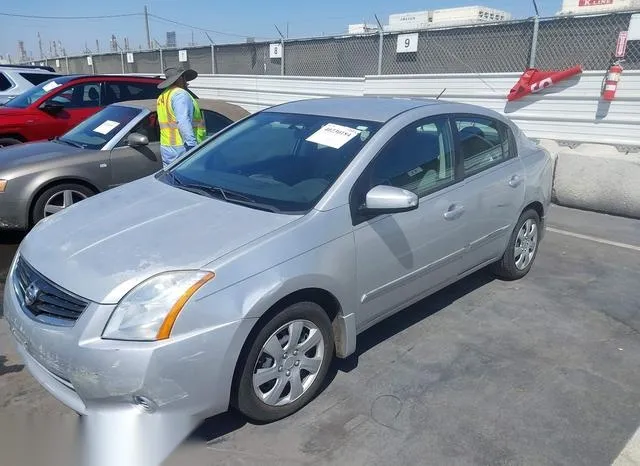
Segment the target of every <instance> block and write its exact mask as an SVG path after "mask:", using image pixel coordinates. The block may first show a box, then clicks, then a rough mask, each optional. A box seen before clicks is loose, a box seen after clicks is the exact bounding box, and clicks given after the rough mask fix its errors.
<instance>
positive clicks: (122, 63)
mask: <svg viewBox="0 0 640 466" xmlns="http://www.w3.org/2000/svg"><path fill="white" fill-rule="evenodd" d="M120 64H121V65H122V74H125V71H124V52H123V51H120Z"/></svg>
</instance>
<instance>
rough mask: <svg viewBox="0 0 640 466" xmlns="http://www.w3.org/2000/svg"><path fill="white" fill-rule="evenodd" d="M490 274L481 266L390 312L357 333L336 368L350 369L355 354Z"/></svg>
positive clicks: (449, 301)
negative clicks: (353, 344) (354, 346)
mask: <svg viewBox="0 0 640 466" xmlns="http://www.w3.org/2000/svg"><path fill="white" fill-rule="evenodd" d="M493 280H494V277H493V276H492V275H491V273H489V271H488V270H486V269H482V270H480V271H478V272H476V273H474V274H472V275H470V276H469V277H466V278H464V279H462V280H460V281H459V282H457V283H454V284H453V285H450V286H448V287H447V288H445V289H443V290H441V291H439V292H437V293H435V294H433V295H431V296H428V297H427V298H425V299H423V300H422V301H418V302H417V303H416V304H414V305H412V306H409V307H408V308H407V309H404V310H402V311H400V312H398V313H397V314H394V315H392V316H390V317H388V318H386V319H385V320H383V321H382V322H380V323H378V324H376V325H374V326H373V327H371V328H370V329H368V330H366V331H364V332H363V333H361V334H360V335H358V343H357V344H358V348H357V350H356V353H355V354H354V355H352V356H351V357H349V358H347V359H342V360H340V359H338V360H336V361H335V364H334V365H335V366H336V370H339V371H342V372H350V371H352V370H353V369H355V368H356V367H358V358H359V357H360V356H361V355H363V354H364V353H366V352H367V351H369V350H370V349H371V348H373V347H375V346H377V345H379V344H380V343H382V342H384V341H385V340H387V339H389V338H391V337H393V336H394V335H396V334H398V333H400V332H403V331H404V330H406V329H408V328H410V327H412V326H414V325H415V324H417V323H418V322H420V321H422V320H424V319H426V318H427V317H429V316H432V315H433V314H435V313H437V312H439V311H441V310H443V309H444V308H446V307H447V306H449V305H450V304H452V303H454V302H455V301H457V300H458V299H460V298H462V297H463V296H466V295H467V294H469V293H471V292H472V291H475V290H476V289H478V288H482V287H483V286H485V285H487V284H489V283H491V282H492V281H493Z"/></svg>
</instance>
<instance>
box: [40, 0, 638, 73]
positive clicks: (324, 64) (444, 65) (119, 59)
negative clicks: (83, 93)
mask: <svg viewBox="0 0 640 466" xmlns="http://www.w3.org/2000/svg"><path fill="white" fill-rule="evenodd" d="M631 15H632V13H631V12H625V13H613V14H606V15H592V16H568V17H554V18H542V19H538V18H532V19H529V20H523V21H511V22H501V23H494V24H485V25H473V26H465V27H450V28H429V29H423V30H419V31H403V32H401V33H396V32H394V33H391V32H384V33H378V32H373V33H368V34H361V35H350V36H334V37H323V38H314V39H298V40H283V41H281V42H275V43H269V42H257V43H253V42H252V43H243V44H229V45H211V46H205V47H190V48H186V49H183V50H178V49H164V50H152V51H139V52H118V53H111V54H100V55H98V54H96V55H92V56H76V57H66V58H61V59H54V60H46V63H47V64H48V65H50V66H53V65H55V67H56V68H57V69H58V71H60V72H63V73H76V74H91V73H94V74H97V73H108V74H113V73H145V74H162V73H163V70H164V69H165V68H167V67H169V66H176V65H178V64H180V65H186V66H189V67H191V68H193V69H195V70H196V71H198V72H199V73H201V74H211V73H214V74H215V73H217V74H243V75H282V74H283V75H287V76H344V77H350V76H355V77H359V76H365V75H375V74H432V73H500V72H510V71H514V72H518V71H522V70H524V69H525V68H527V67H528V66H531V67H536V68H540V69H563V68H567V67H570V66H574V65H582V67H583V68H584V69H585V70H604V69H606V68H608V66H609V64H610V63H611V61H612V59H613V58H614V56H615V50H616V44H617V40H618V36H619V33H620V32H621V31H626V30H627V29H628V27H629V23H630V20H631ZM272 45H273V46H276V45H277V46H279V47H280V53H281V55H279V54H277V53H275V54H274V53H273V52H274V51H273V50H271V49H272ZM53 62H55V63H53ZM624 67H625V68H626V69H640V41H630V42H629V43H628V47H627V54H626V57H625V64H624Z"/></svg>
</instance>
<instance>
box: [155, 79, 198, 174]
mask: <svg viewBox="0 0 640 466" xmlns="http://www.w3.org/2000/svg"><path fill="white" fill-rule="evenodd" d="M197 76H198V73H197V72H196V71H194V70H190V69H187V70H185V69H181V68H167V69H166V70H165V80H164V81H162V82H161V83H160V84H158V89H164V91H163V92H162V94H160V96H159V97H158V123H159V124H160V153H161V154H162V164H163V166H165V167H166V166H167V165H168V164H170V163H171V162H173V161H174V160H175V159H176V158H178V157H180V156H181V155H183V154H184V153H185V152H187V151H188V150H190V149H191V148H193V147H195V146H196V145H198V144H200V143H201V142H202V141H204V139H205V138H206V136H207V129H206V127H205V122H204V116H203V115H202V112H201V111H200V107H199V106H198V102H197V101H196V99H194V98H193V96H192V95H191V93H189V92H188V91H187V86H188V84H187V83H188V82H189V81H193V80H194V79H195V78H196V77H197Z"/></svg>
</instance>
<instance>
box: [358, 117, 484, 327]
mask: <svg viewBox="0 0 640 466" xmlns="http://www.w3.org/2000/svg"><path fill="white" fill-rule="evenodd" d="M380 184H387V185H392V186H396V187H401V188H404V189H408V190H410V191H413V192H415V193H416V194H417V195H418V197H419V198H420V204H419V207H418V209H416V210H414V211H411V212H405V213H398V214H392V215H384V216H380V217H376V218H371V219H360V220H356V223H357V225H356V226H355V227H354V236H355V247H356V254H357V287H358V290H357V292H358V297H359V298H360V309H359V312H358V316H357V319H358V325H359V326H360V327H362V326H368V325H371V324H372V323H374V322H376V321H379V320H381V319H382V318H384V317H386V316H387V315H388V314H389V313H392V312H394V311H396V310H398V309H400V308H402V307H404V306H405V305H407V304H408V303H409V302H410V301H412V300H415V299H418V298H420V297H422V296H425V295H426V294H428V293H429V291H430V290H433V289H434V288H436V287H438V286H440V285H441V284H443V283H444V282H446V281H447V280H449V279H451V278H452V277H455V276H456V275H457V274H458V273H459V270H460V268H461V266H462V265H461V263H462V257H463V255H464V252H465V249H466V247H467V245H468V243H469V240H470V237H469V234H468V231H467V228H466V225H465V220H466V218H467V216H468V212H467V209H468V204H469V202H470V201H471V200H472V197H473V196H470V195H469V192H468V191H467V190H466V189H465V186H464V184H463V182H462V179H461V176H460V173H459V169H456V163H455V156H454V145H453V137H452V131H451V125H450V122H449V120H448V118H446V117H436V118H429V119H425V120H421V121H416V122H415V123H413V124H411V125H409V126H407V127H405V128H404V129H403V130H401V131H400V132H399V133H397V134H396V136H394V138H393V139H392V140H390V142H389V143H388V144H387V145H386V146H385V147H384V148H383V149H382V151H381V152H380V153H379V154H378V156H377V157H376V158H375V159H374V161H373V162H372V163H371V165H370V166H369V167H368V168H367V170H365V172H364V174H363V176H362V178H361V179H360V180H359V181H358V182H357V184H356V187H355V189H354V196H359V198H358V199H354V200H352V201H353V202H355V203H358V204H362V202H364V196H365V195H366V192H367V191H368V190H369V189H370V188H372V187H374V186H376V185H380ZM356 218H357V217H356Z"/></svg>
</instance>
